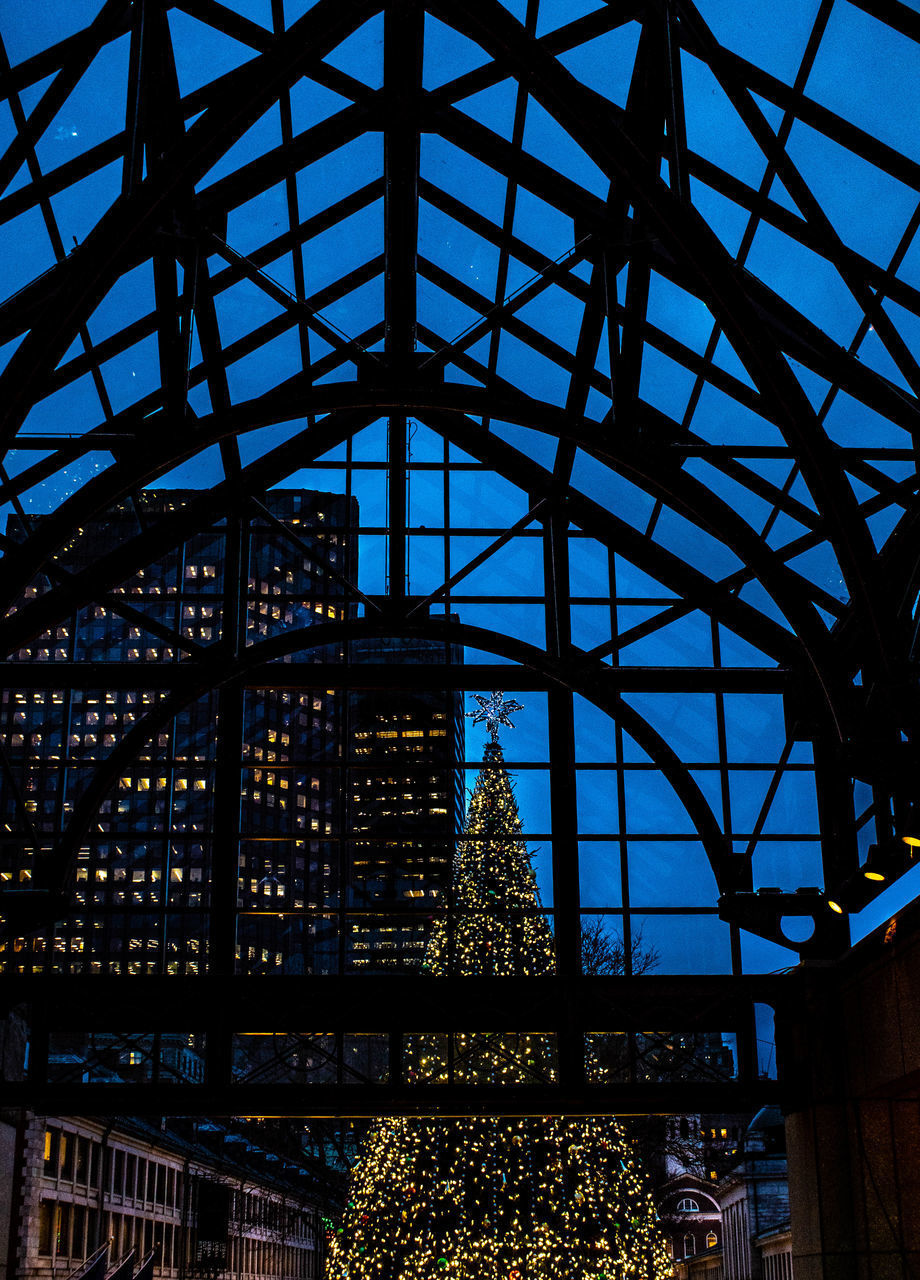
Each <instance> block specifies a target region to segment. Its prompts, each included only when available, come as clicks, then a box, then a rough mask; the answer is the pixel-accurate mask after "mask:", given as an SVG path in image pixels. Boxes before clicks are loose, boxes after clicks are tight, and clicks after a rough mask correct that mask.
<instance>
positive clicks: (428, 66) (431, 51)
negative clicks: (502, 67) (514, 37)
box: [422, 13, 492, 89]
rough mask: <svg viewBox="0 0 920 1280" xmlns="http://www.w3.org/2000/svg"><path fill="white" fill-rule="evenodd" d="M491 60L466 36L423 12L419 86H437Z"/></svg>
mask: <svg viewBox="0 0 920 1280" xmlns="http://www.w3.org/2000/svg"><path fill="white" fill-rule="evenodd" d="M491 61H492V59H491V58H490V57H489V55H488V54H487V53H486V51H485V50H484V49H482V48H481V47H480V46H479V45H478V44H476V43H475V42H474V41H472V40H470V39H469V37H468V36H465V35H463V34H462V33H461V32H459V31H456V30H455V29H454V28H453V27H449V26H447V24H446V23H444V22H440V21H439V20H438V19H437V18H435V17H433V16H432V15H431V14H430V13H426V14H425V50H424V60H423V63H422V88H423V89H438V88H440V87H441V85H442V84H446V83H447V82H448V81H449V80H454V79H456V77H457V76H462V75H465V74H466V73H467V72H468V71H475V70H476V68H477V67H483V66H485V65H486V63H488V62H491Z"/></svg>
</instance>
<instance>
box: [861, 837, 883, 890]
mask: <svg viewBox="0 0 920 1280" xmlns="http://www.w3.org/2000/svg"><path fill="white" fill-rule="evenodd" d="M862 873H863V876H864V878H865V879H866V880H876V881H879V880H881V881H884V880H887V879H888V875H889V871H888V870H884V871H883V870H882V859H881V857H880V856H879V849H878V845H876V844H872V845H870V846H869V852H868V854H867V855H866V861H865V862H864V863H863V866H862Z"/></svg>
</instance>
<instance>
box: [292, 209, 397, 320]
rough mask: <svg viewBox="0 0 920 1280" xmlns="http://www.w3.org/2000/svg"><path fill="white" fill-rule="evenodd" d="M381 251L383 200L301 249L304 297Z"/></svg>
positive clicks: (323, 233)
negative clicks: (304, 286)
mask: <svg viewBox="0 0 920 1280" xmlns="http://www.w3.org/2000/svg"><path fill="white" fill-rule="evenodd" d="M382 252H383V201H382V200H375V201H374V203H373V204H371V205H368V206H367V207H366V208H364V209H359V210H358V211H357V213H353V214H352V215H351V217H349V218H344V219H343V220H342V221H341V222H337V223H335V224H334V226H331V227H330V228H329V229H328V231H324V232H322V233H321V234H320V235H317V236H314V237H313V239H312V240H309V241H308V242H307V244H306V245H305V246H304V255H303V257H304V272H305V275H306V290H307V296H308V297H309V296H310V295H311V294H313V293H316V292H318V291H319V290H320V289H324V288H325V287H326V286H327V285H329V284H331V283H332V282H333V281H334V280H338V279H339V278H340V277H341V276H344V275H346V274H347V273H348V272H349V271H353V270H354V269H355V268H356V267H358V266H361V264H362V263H364V262H367V261H368V260H369V259H370V258H373V257H376V256H377V254H379V253H382Z"/></svg>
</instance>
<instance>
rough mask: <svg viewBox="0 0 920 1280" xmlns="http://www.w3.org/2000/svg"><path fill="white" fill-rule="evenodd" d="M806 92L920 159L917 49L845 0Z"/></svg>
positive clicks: (919, 56)
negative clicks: (917, 123) (917, 112)
mask: <svg viewBox="0 0 920 1280" xmlns="http://www.w3.org/2000/svg"><path fill="white" fill-rule="evenodd" d="M806 92H807V94H808V96H809V97H810V98H814V100H815V101H816V102H819V103H820V104H821V105H822V106H825V107H830V109H831V110H832V111H834V112H836V114H837V115H839V116H842V117H843V118H844V120H849V121H851V122H852V123H853V124H856V125H859V126H860V128H862V129H865V130H866V131H867V132H869V133H871V134H873V135H874V136H875V137H877V138H880V139H881V140H882V141H883V142H887V143H888V144H889V145H890V146H892V147H894V148H895V149H896V150H898V151H901V152H903V153H904V155H906V156H910V157H912V158H913V159H917V158H920V141H918V135H917V128H916V104H917V100H918V94H920V48H918V47H917V45H916V44H915V42H914V41H913V40H910V39H909V38H908V37H907V36H904V35H901V33H900V32H899V31H895V30H894V29H893V28H892V27H889V26H888V25H887V24H886V23H884V22H882V21H881V20H880V19H877V18H873V17H871V16H870V15H869V14H868V13H865V12H863V11H862V10H861V9H857V8H856V7H855V6H854V5H852V4H848V3H847V0H838V2H837V3H836V4H835V5H834V8H833V10H832V12H831V16H830V20H829V22H828V24H827V29H826V31H825V32H824V36H823V38H822V40H821V45H820V48H819V49H818V56H817V58H816V59H815V64H814V67H813V68H812V71H811V75H810V76H809V77H808V83H807V85H806ZM895 104H897V106H896V105H895Z"/></svg>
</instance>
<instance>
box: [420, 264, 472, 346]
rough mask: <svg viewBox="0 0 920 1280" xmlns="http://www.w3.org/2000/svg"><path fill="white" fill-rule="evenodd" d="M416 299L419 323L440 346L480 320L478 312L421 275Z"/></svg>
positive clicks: (446, 343) (449, 341) (451, 340)
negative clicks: (434, 337) (432, 335)
mask: <svg viewBox="0 0 920 1280" xmlns="http://www.w3.org/2000/svg"><path fill="white" fill-rule="evenodd" d="M417 297H418V316H419V321H420V322H421V324H422V325H423V326H424V327H425V328H426V329H429V330H431V332H432V333H436V334H437V335H438V336H439V338H440V339H441V343H440V345H442V346H447V345H448V344H449V343H451V342H453V341H454V340H455V339H456V338H457V337H458V336H459V335H460V334H461V333H463V332H464V331H465V330H466V329H468V328H469V327H470V326H471V325H473V324H475V323H476V321H477V320H479V319H480V318H481V313H480V312H478V311H475V310H474V309H473V308H472V307H468V306H466V304H465V303H463V302H461V301H460V300H459V299H458V298H456V297H454V295H453V294H452V293H447V292H446V291H445V290H444V289H442V288H441V287H440V285H437V284H435V283H434V282H433V281H432V280H429V279H428V278H427V276H425V275H423V274H422V275H419V278H418V287H417ZM486 350H488V347H486Z"/></svg>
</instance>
